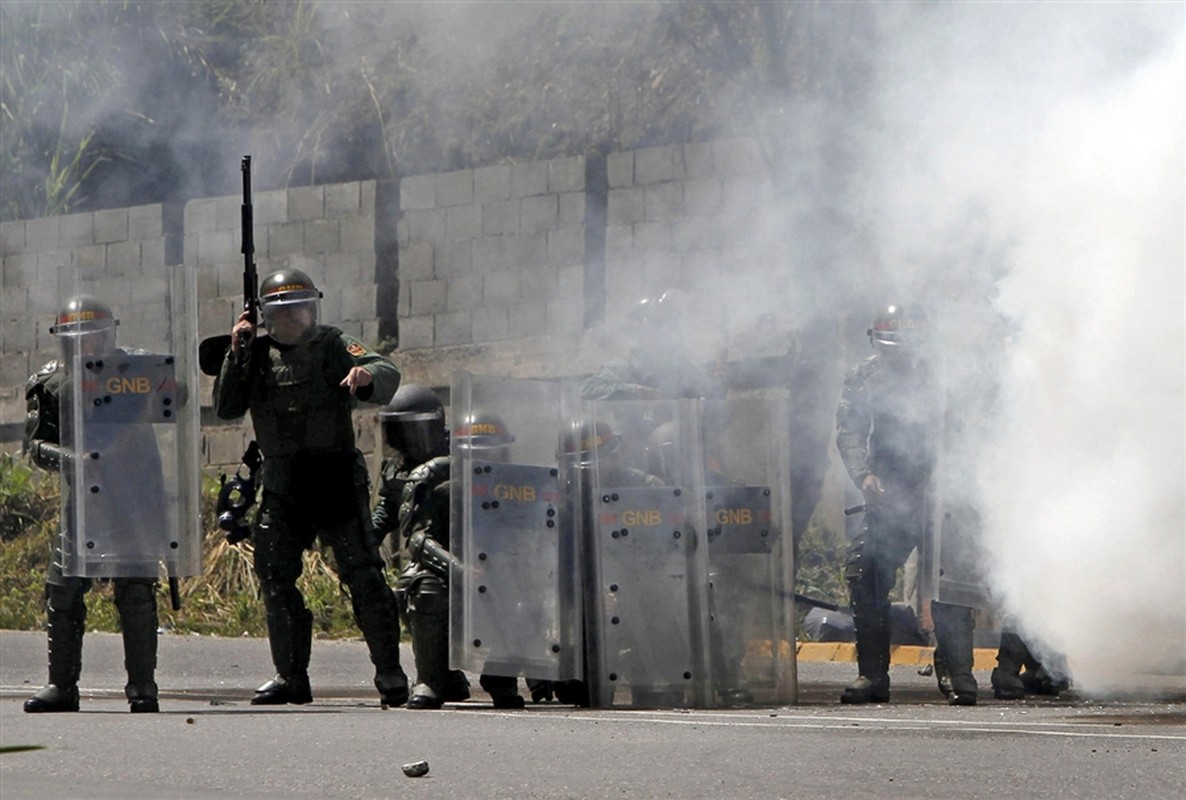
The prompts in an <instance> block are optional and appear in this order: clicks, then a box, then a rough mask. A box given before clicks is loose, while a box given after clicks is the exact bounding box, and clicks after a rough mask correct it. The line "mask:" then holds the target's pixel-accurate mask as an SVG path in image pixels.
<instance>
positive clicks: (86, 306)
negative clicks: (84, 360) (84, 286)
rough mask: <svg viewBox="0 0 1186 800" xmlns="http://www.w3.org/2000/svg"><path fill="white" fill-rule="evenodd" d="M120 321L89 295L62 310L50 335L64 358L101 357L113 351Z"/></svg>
mask: <svg viewBox="0 0 1186 800" xmlns="http://www.w3.org/2000/svg"><path fill="white" fill-rule="evenodd" d="M118 324H119V320H117V319H116V318H115V315H114V314H112V313H111V308H110V307H109V306H108V305H107V304H106V303H104V302H103V301H101V300H99V299H97V298H95V297H92V296H91V295H89V294H80V295H75V296H74V297H71V298H70V299H69V300H67V301H66V304H65V305H64V306H62V309H61V310H60V311H59V312H58V315H57V317H56V318H55V319H54V324H53V325H51V326H50V329H49V332H50V333H52V334H53V335H54V336H56V337H57V339H58V344H59V345H60V346H61V348H62V351H63V354H64V355H70V354H72V353H75V352H77V353H81V354H83V355H100V354H102V353H110V352H112V351H114V350H115V326H116V325H118Z"/></svg>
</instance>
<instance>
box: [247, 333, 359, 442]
mask: <svg viewBox="0 0 1186 800" xmlns="http://www.w3.org/2000/svg"><path fill="white" fill-rule="evenodd" d="M340 334H341V332H340V331H338V330H337V329H336V328H330V327H322V328H319V330H318V331H317V333H315V334H314V335H313V338H312V339H310V340H309V341H308V342H307V343H305V344H303V345H299V346H296V347H291V348H283V349H281V348H279V347H276V346H272V347H269V348H268V350H267V361H266V363H264V364H263V365H261V370H260V371H261V376H260V378H259V382H258V383H257V384H256V387H255V396H254V398H253V400H252V403H251V419H252V422H253V423H254V425H255V438H256V440H257V441H258V442H259V446H260V450H261V451H263V454H264V456H265V457H272V458H275V457H279V456H290V455H293V454H295V453H296V452H297V451H302V450H304V451H308V450H312V451H325V452H329V451H342V450H351V449H353V448H354V422H353V420H352V418H351V415H350V411H351V408H352V407H353V401H352V398H351V397H350V394H349V393H348V392H347V391H346V390H345V389H343V388H342V387H341V386H339V385H338V384H339V383H340V382H341V380H342V378H344V377H345V374H346V373H345V372H341V374H338V373H339V372H340V370H339V369H336V368H335V366H336V365H335V364H333V363H331V361H332V356H333V353H334V348H335V347H337V346H338V343H339V341H340V339H339V336H340Z"/></svg>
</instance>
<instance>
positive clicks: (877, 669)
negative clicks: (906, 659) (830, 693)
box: [840, 620, 890, 705]
mask: <svg viewBox="0 0 1186 800" xmlns="http://www.w3.org/2000/svg"><path fill="white" fill-rule="evenodd" d="M886 623H887V624H884V625H882V624H877V622H876V621H872V622H866V623H865V624H863V625H862V624H858V625H857V629H856V640H857V668H858V669H859V670H860V675H859V676H858V677H857V679H856V680H855V681H853V682H852V683H850V684H849V685H848V686H846V687H845V688H844V692H843V693H842V694H841V695H840V702H841V703H846V704H851V705H860V704H864V703H888V702H889V699H890V690H889V687H890V679H889V647H890V638H889V627H888V620H887V621H886Z"/></svg>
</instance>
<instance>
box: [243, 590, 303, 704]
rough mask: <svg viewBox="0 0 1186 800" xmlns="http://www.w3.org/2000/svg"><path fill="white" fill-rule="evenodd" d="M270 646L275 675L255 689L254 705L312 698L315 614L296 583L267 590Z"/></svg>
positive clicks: (252, 702) (265, 603) (297, 702)
mask: <svg viewBox="0 0 1186 800" xmlns="http://www.w3.org/2000/svg"><path fill="white" fill-rule="evenodd" d="M264 609H265V612H266V618H267V622H268V646H269V647H270V649H271V651H272V663H273V664H275V666H276V677H274V678H272V679H271V680H270V681H268V682H267V683H265V684H264V685H263V686H261V687H259V688H258V689H256V690H255V696H254V697H252V698H251V705H253V706H280V705H285V704H288V703H291V704H292V705H297V706H301V705H305V704H307V703H312V702H313V689H312V687H311V686H310V685H309V657H310V655H311V654H312V651H313V615H312V614H311V613H309V610H308V609H307V608H305V604H304V600H303V599H302V598H301V596H300V593H299V592H297V590H296V587H295V586H294V587H286V588H284V589H282V590H281V591H279V592H276V593H273V592H270V591H267V590H266V589H265V591H264Z"/></svg>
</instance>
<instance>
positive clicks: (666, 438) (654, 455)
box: [646, 420, 682, 484]
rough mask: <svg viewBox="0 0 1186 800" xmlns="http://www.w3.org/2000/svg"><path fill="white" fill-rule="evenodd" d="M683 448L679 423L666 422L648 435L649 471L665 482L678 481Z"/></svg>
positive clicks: (647, 454) (673, 421)
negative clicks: (680, 440)
mask: <svg viewBox="0 0 1186 800" xmlns="http://www.w3.org/2000/svg"><path fill="white" fill-rule="evenodd" d="M681 455H682V449H681V447H680V442H679V423H678V422H676V421H675V420H671V421H669V422H664V423H663V424H662V425H660V426H659V427H657V428H655V430H653V431H651V435H650V436H649V437H647V444H646V457H647V472H649V473H650V474H652V475H654V476H656V477H658V478H661V479H662V480H663V482H664V483H669V484H674V483H677V481H676V476H677V475H679V473H680V470H681V468H682V467H681V463H680V457H681Z"/></svg>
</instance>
